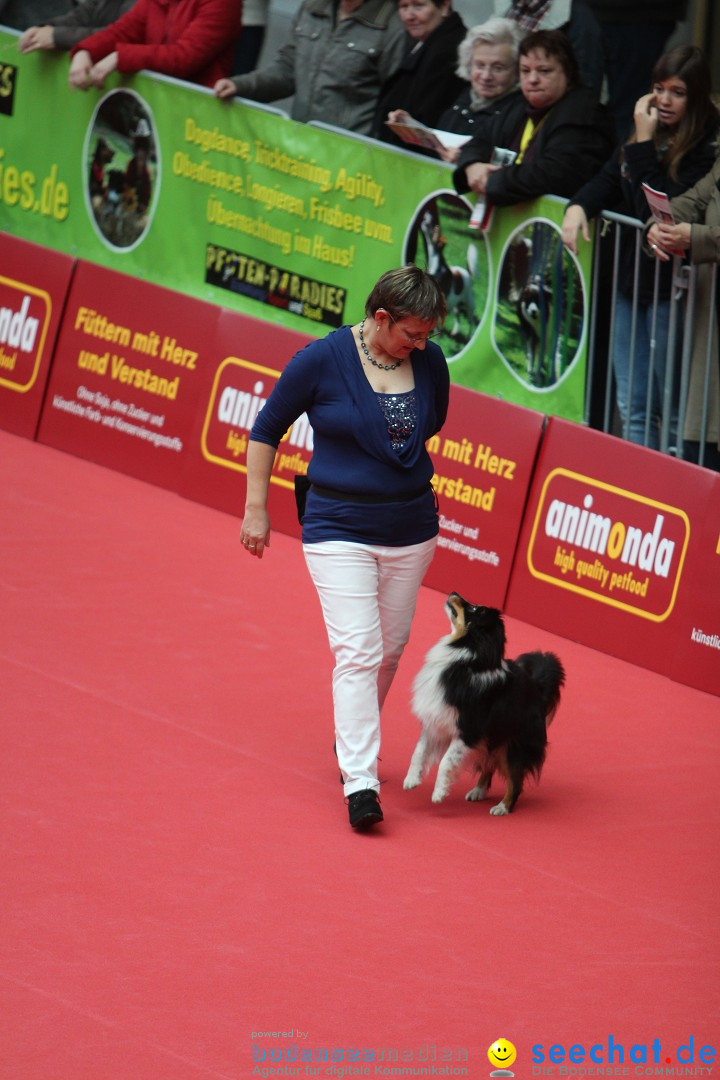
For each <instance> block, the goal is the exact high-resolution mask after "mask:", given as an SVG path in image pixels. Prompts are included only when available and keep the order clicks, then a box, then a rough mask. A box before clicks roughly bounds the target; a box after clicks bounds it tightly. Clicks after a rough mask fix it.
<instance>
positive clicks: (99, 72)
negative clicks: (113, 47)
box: [90, 52, 118, 90]
mask: <svg viewBox="0 0 720 1080" xmlns="http://www.w3.org/2000/svg"><path fill="white" fill-rule="evenodd" d="M117 66H118V54H117V53H116V52H111V53H108V54H107V56H103V58H102V60H98V62H97V64H95V65H94V66H93V68H92V70H91V72H90V81H91V83H92V84H93V86H97V88H98V90H102V88H103V87H104V85H105V80H106V79H107V77H108V75H112V73H113V71H117Z"/></svg>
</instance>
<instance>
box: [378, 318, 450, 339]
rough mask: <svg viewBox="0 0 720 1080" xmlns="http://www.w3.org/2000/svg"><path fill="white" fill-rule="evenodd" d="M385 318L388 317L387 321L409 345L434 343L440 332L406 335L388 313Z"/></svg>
mask: <svg viewBox="0 0 720 1080" xmlns="http://www.w3.org/2000/svg"><path fill="white" fill-rule="evenodd" d="M387 316H388V319H389V320H390V322H391V323H392V324H393V325H394V326H397V328H398V330H399V331H400V333H401V334H402V335H403V337H404V338H405V340H406V341H409V342H410V344H411V345H420V344H422V343H423V342H425V341H434V340H435V338H439V337H440V331H439V330H432V331H431V332H430V333H429V334H408V332H407V330H406V329H405V327H404V326H400V325H399V323H398V321H397V319H393V317H392V315H391V314H390V312H389V311H388V313H387Z"/></svg>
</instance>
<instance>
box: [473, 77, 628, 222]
mask: <svg viewBox="0 0 720 1080" xmlns="http://www.w3.org/2000/svg"><path fill="white" fill-rule="evenodd" d="M527 110H528V105H527V102H526V100H525V98H524V97H523V95H522V93H521V92H520V91H518V92H517V93H516V94H511V95H510V97H508V98H507V99H506V104H505V107H504V108H503V109H502V111H501V112H499V113H497V114H496V115H494V116H490V117H488V120H487V122H486V123H485V124H484V125H483V128H482V131H480V132H478V134H477V135H475V136H474V137H473V138H472V139H471V140H470V142H468V143H466V144H465V146H464V147H463V148H462V151H461V152H460V158H459V159H458V165H457V168H456V170H455V172H454V174H453V180H454V182H455V187H456V189H457V190H458V191H459V192H460V193H461V194H463V193H464V192H466V191H469V190H470V187H469V184H468V182H467V177H466V176H465V169H466V167H467V166H468V165H470V164H472V163H473V162H476V161H486V162H488V161H490V159H491V157H492V152H493V149H494V148H495V147H502V148H503V149H506V150H518V149H519V146H520V138H521V136H522V133H523V129H524V127H525V122H526V120H527V117H528V111H527ZM614 141H615V137H614V131H613V123H612V119H611V118H610V114H609V113H608V112H607V110H606V109H605V107H604V106H602V105H600V104H598V100H597V97H596V96H595V94H594V93H593V92H592V90H588V89H587V88H586V87H584V86H578V87H575V88H574V89H572V90H568V92H567V94H565V97H563V98H561V99H560V101H558V102H557V103H556V104H555V105H553V107H552V108H551V109H550V110H549V111H548V112H547V113H546V114H545V117H544V119H543V120H542V123H541V124H539V125H538V128H537V130H536V133H535V137H534V138H533V139H532V141H531V142H530V144H529V146H528V147H527V149H526V151H525V155H524V157H523V160H522V162H521V164H519V165H509V166H507V167H506V168H503V169H499V170H498V171H497V172H494V173H493V174H492V175H491V176H490V177H489V179H488V185H487V198H488V200H489V201H490V202H491V203H493V204H494V205H495V206H511V205H512V204H513V203H518V202H525V201H526V200H528V199H536V198H537V197H538V196H539V195H565V196H567V197H568V198H569V197H570V196H571V195H573V194H574V193H575V192H576V191H577V189H578V182H580V183H581V184H582V183H585V181H586V180H589V179H590V177H591V176H594V174H595V173H596V172H597V170H598V169H599V168H600V167H601V166H602V165H603V164H604V163H605V162H606V161H607V159H608V157H609V156H610V154H611V153H612V149H613V144H614Z"/></svg>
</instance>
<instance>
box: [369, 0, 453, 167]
mask: <svg viewBox="0 0 720 1080" xmlns="http://www.w3.org/2000/svg"><path fill="white" fill-rule="evenodd" d="M466 32H467V31H466V28H465V24H464V23H463V21H462V19H461V18H460V16H459V15H458V14H457V12H455V11H451V12H450V14H449V15H448V16H447V18H445V19H443V21H442V22H441V23H440V25H439V26H438V27H436V28H435V30H433V32H432V34H430V36H429V37H428V39H427V41H424V42H422V43H421V44H420V46H419V47H415V48H413V49H411V51H410V52H409V53H407V54H406V56H405V59H404V60H403V62H402V63H401V65H400V67H399V68H398V69H397V71H396V72H395V73H394V74H393V75H391V76H390V78H389V79H388V81H387V82H386V83H385V85H384V86H383V88H382V90H381V91H380V98H379V100H378V109H377V113H376V116H375V125H374V127H373V135H374V136H375V138H376V139H382V141H383V142H389V143H392V144H393V145H394V146H405V148H406V149H407V146H406V144H405V143H403V142H402V140H401V139H398V138H397V136H396V135H394V134H393V132H392V131H390V129H389V128H387V127H386V126H385V121H386V120H387V115H388V113H389V112H391V110H393V109H405V110H406V111H407V112H409V113H410V114H411V115H412V116H414V117H415V119H416V120H419V121H420V123H421V124H427V126H428V127H437V122H438V120H439V119H440V117H441V116H442V114H443V113H444V112H445V110H446V109H449V108H450V106H451V105H452V103H453V102H454V101H455V99H456V98H457V96H458V94H459V93H460V91H461V90H462V89H463V87H464V86H465V82H464V80H463V79H461V78H460V76H459V75H456V74H455V69H456V68H457V63H458V55H457V54H458V46H459V44H460V42H461V41H462V40H463V38H464V37H465V34H466Z"/></svg>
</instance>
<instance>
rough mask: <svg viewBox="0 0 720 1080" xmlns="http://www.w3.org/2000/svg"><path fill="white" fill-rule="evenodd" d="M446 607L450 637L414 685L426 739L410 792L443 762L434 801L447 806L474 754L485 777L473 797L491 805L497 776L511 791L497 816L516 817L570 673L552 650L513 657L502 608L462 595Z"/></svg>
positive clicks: (538, 766)
mask: <svg viewBox="0 0 720 1080" xmlns="http://www.w3.org/2000/svg"><path fill="white" fill-rule="evenodd" d="M445 607H446V610H447V613H448V615H449V617H450V625H451V633H450V634H449V635H447V636H446V637H444V638H442V639H441V640H440V641H439V642H438V644H437V645H435V646H433V648H432V649H431V650H430V651H429V653H428V654H427V657H426V658H425V664H424V665H423V668H422V669H421V670H420V672H419V673H418V675H417V677H416V679H415V683H414V686H413V709H414V711H415V714H416V715H417V717H418V719H419V720H420V723H421V725H422V733H421V736H420V740H419V742H418V744H417V747H416V748H415V752H414V754H413V757H412V761H411V763H410V769H409V771H408V774H407V776H406V778H405V784H404V786H405V788H406V789H409V788H413V787H416V786H417V785H418V784H419V783H420V780H421V779H422V776H423V773H424V772H425V771H426V770H427V768H428V767H429V765H430V764H431V763H432V762H433V761H437V760H438V759H441V760H440V767H439V769H438V776H437V781H436V784H435V790H434V792H433V802H441V801H442V799H444V798H445V796H446V795H447V793H448V791H449V790H450V787H451V784H452V781H453V779H454V777H455V775H456V774H457V771H458V769H459V768H460V766H461V765H462V763H463V761H464V760H465V759H466V758H467V757H468V756H469V755H470V754H472V755H473V756H474V758H475V767H476V769H477V771H478V772H479V774H480V776H479V779H478V782H477V784H476V786H475V787H474V788H473V789H472V791H469V792H468V794H467V796H466V798H467V799H469V800H470V801H472V802H476V801H479V800H480V799H484V798H485V795H486V794H487V791H488V788H489V787H490V782H491V780H492V777H493V773H494V772H495V771H496V770H497V771H498V772H500V773H502V775H503V776H505V778H506V780H507V789H506V791H505V794H504V796H503V798H502V800H501V802H500V803H498V805H497V806H494V807H493V808H492V809H491V811H490V813H491V814H509V813H510V811H511V810H512V809H513V807H514V806H515V803H516V802H517V800H518V797H519V795H520V793H521V791H522V789H523V784H524V781H525V778H526V777H527V776H528V775H534V776H535V777H536V778H539V776H540V772H541V770H542V766H543V762H544V761H545V752H546V748H547V725H548V724H549V723H550V721H551V720H552V718H553V716H554V715H555V710H556V709H557V706H558V703H559V701H560V692H561V689H562V686H563V684H564V682H565V672H564V669H563V666H562V663H561V662H560V660H559V659H558V657H557V656H556V655H555V654H554V653H550V652H546V653H543V652H529V653H522V654H521V655H520V656H518V657H517V658H516V659H515V660H508V659H506V657H505V643H506V638H505V626H504V623H503V619H502V613H501V612H500V611H498V610H497V609H496V608H489V607H482V606H475V605H473V604H469V603H468V602H467V601H466V600H463V598H462V597H461V596H459V595H458V593H451V594H450V596H449V597H448V599H447V601H446V605H445Z"/></svg>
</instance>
